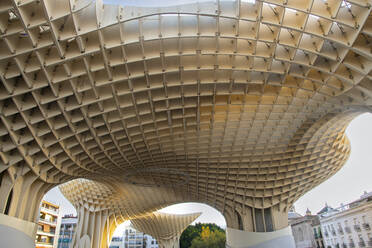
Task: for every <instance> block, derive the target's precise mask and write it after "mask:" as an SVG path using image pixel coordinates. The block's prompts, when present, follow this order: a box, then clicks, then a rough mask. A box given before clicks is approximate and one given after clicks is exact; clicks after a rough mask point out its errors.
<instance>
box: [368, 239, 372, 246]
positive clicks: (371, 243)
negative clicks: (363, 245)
mask: <svg viewBox="0 0 372 248" xmlns="http://www.w3.org/2000/svg"><path fill="white" fill-rule="evenodd" d="M368 246H371V247H372V238H371V239H369V240H368Z"/></svg>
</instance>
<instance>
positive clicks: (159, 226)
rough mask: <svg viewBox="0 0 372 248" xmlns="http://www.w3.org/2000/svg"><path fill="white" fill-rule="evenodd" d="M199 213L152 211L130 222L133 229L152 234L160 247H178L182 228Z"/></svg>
mask: <svg viewBox="0 0 372 248" xmlns="http://www.w3.org/2000/svg"><path fill="white" fill-rule="evenodd" d="M200 214H201V213H193V214H183V215H177V214H165V213H160V212H154V213H151V214H149V215H146V216H143V217H139V218H136V219H132V220H131V222H132V225H133V227H134V228H135V229H137V230H139V231H141V232H144V233H146V234H149V235H151V236H153V237H154V238H155V239H156V240H157V241H158V243H159V247H160V248H178V247H179V238H180V236H181V234H182V232H183V230H185V229H186V227H187V226H188V225H190V223H191V222H193V221H194V220H195V219H197V218H198V217H199V216H200Z"/></svg>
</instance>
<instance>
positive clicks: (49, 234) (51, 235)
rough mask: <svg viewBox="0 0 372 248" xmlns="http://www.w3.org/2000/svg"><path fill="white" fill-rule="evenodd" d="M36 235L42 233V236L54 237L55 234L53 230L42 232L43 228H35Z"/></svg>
mask: <svg viewBox="0 0 372 248" xmlns="http://www.w3.org/2000/svg"><path fill="white" fill-rule="evenodd" d="M37 234H38V235H44V236H50V237H54V236H55V234H56V233H55V231H50V232H44V231H43V230H37Z"/></svg>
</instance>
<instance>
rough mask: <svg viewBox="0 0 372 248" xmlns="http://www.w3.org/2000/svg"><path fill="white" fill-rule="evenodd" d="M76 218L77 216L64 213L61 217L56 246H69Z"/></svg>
mask: <svg viewBox="0 0 372 248" xmlns="http://www.w3.org/2000/svg"><path fill="white" fill-rule="evenodd" d="M77 220H78V218H77V216H73V215H65V216H63V217H62V221H61V228H60V232H59V239H58V248H70V244H71V243H72V237H73V236H74V233H75V230H76V225H77Z"/></svg>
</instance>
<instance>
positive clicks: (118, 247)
mask: <svg viewBox="0 0 372 248" xmlns="http://www.w3.org/2000/svg"><path fill="white" fill-rule="evenodd" d="M123 236H124V235H123ZM109 248H124V237H112V239H111V243H110V247H109Z"/></svg>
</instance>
